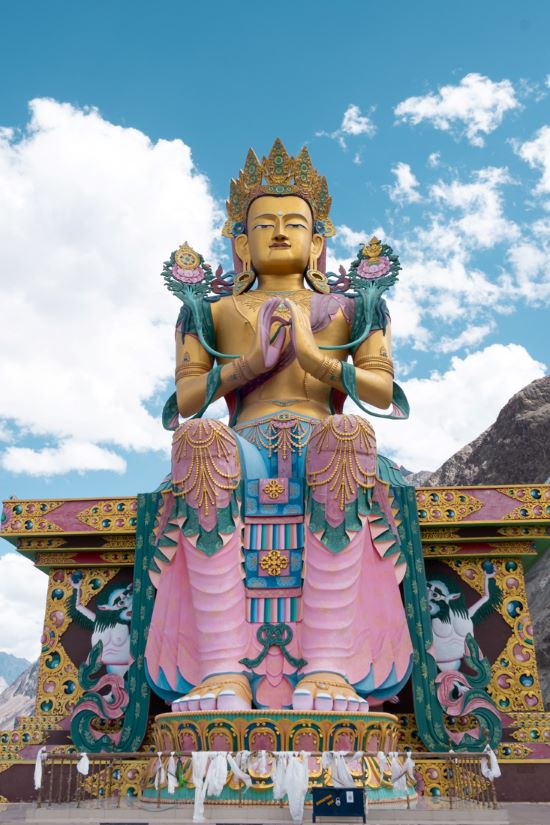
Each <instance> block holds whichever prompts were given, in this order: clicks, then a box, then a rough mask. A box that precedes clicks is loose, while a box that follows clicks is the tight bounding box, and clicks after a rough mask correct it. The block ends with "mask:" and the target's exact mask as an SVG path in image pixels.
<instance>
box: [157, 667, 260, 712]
mask: <svg viewBox="0 0 550 825" xmlns="http://www.w3.org/2000/svg"><path fill="white" fill-rule="evenodd" d="M251 707H252V691H251V690H250V684H249V681H248V679H247V678H246V676H243V675H242V674H241V673H221V674H218V675H217V676H209V677H207V678H206V679H204V680H203V681H202V682H201V683H200V685H197V686H196V687H194V688H193V690H191V691H190V692H189V693H188V694H187V695H186V696H182V697H181V698H180V699H176V701H175V702H172V710H174V711H196V710H250V708H251Z"/></svg>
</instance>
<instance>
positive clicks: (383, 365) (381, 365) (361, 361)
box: [355, 355, 393, 376]
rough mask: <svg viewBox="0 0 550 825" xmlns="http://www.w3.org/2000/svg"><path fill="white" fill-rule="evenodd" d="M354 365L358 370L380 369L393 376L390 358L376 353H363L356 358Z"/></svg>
mask: <svg viewBox="0 0 550 825" xmlns="http://www.w3.org/2000/svg"><path fill="white" fill-rule="evenodd" d="M355 366H356V367H357V369H360V370H382V371H383V372H389V373H390V375H392V376H393V361H392V360H391V358H380V357H379V356H378V355H365V356H363V357H362V358H358V359H357V361H356V362H355Z"/></svg>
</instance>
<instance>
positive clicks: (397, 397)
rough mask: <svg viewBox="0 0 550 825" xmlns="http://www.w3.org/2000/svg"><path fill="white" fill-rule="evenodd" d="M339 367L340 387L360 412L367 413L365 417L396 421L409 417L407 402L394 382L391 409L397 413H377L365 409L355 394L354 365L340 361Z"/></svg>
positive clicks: (367, 408) (355, 378) (402, 392)
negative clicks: (370, 416)
mask: <svg viewBox="0 0 550 825" xmlns="http://www.w3.org/2000/svg"><path fill="white" fill-rule="evenodd" d="M341 366H342V371H341V374H340V381H341V382H342V386H343V387H344V389H345V391H346V393H347V395H348V396H349V397H350V398H351V400H352V401H355V403H356V404H357V406H358V407H359V409H360V410H362V411H363V412H365V413H367V415H373V416H374V417H375V418H395V419H398V420H399V419H401V420H404V419H405V418H408V417H409V413H410V406H409V402H408V400H407V396H406V395H405V393H404V391H403V390H402V388H401V387H400V386H399V384H396V383H395V381H394V382H393V394H392V404H393V407H394V408H396V409H397V412H391V413H377V412H374V410H372V409H371V408H370V407H365V405H364V404H363V402H362V401H361V399H360V398H359V394H358V392H357V376H356V370H355V367H354V365H353V364H351V363H350V362H349V361H342V362H341Z"/></svg>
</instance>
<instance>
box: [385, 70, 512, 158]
mask: <svg viewBox="0 0 550 825" xmlns="http://www.w3.org/2000/svg"><path fill="white" fill-rule="evenodd" d="M519 106H520V103H519V101H518V99H517V97H516V93H515V91H514V87H513V85H512V84H511V82H510V81H509V80H501V81H500V82H497V83H495V82H493V81H492V80H490V79H489V78H488V77H485V76H484V75H481V74H477V73H475V72H473V73H471V74H467V75H466V76H465V77H463V78H462V80H461V81H460V83H459V84H458V85H456V86H451V85H448V86H442V87H441V88H440V89H439V91H438V92H437V93H436V94H433V93H432V94H427V95H424V96H419V97H409V98H407V99H406V100H403V101H401V103H399V104H398V105H397V107H396V108H395V114H396V115H397V117H398V118H400V119H401V120H402V121H404V122H409V123H412V124H413V125H416V124H418V123H421V122H422V121H423V120H427V121H429V122H431V123H432V124H433V126H434V127H435V128H436V129H440V130H442V131H453V132H455V133H457V134H463V135H465V136H466V138H467V139H468V140H469V142H470V143H471V144H472V146H483V145H484V138H483V135H488V134H490V133H491V132H493V131H494V130H495V129H496V128H497V127H498V126H500V124H501V123H502V119H503V117H504V115H505V114H506V112H508V111H511V110H513V109H517V108H519Z"/></svg>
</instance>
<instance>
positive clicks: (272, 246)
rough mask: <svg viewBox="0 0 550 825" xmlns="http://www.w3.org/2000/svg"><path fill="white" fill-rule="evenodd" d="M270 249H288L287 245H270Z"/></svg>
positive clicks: (288, 245)
mask: <svg viewBox="0 0 550 825" xmlns="http://www.w3.org/2000/svg"><path fill="white" fill-rule="evenodd" d="M269 248H270V249H290V244H289V243H272V244H270V245H269Z"/></svg>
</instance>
